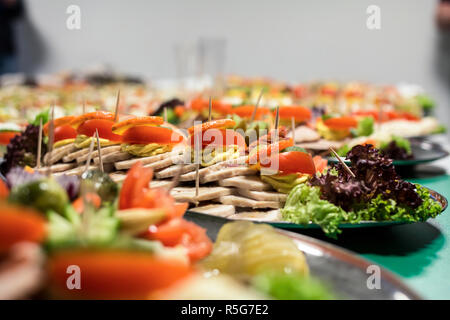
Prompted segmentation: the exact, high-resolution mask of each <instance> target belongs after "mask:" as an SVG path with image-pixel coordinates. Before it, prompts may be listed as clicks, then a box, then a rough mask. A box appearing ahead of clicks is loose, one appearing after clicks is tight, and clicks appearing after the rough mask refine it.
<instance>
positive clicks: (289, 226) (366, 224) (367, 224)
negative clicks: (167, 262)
mask: <svg viewBox="0 0 450 320" xmlns="http://www.w3.org/2000/svg"><path fill="white" fill-rule="evenodd" d="M427 189H428V191H429V192H430V195H431V197H432V198H433V199H434V200H435V201H438V202H439V203H440V205H441V207H442V211H441V212H444V211H445V209H447V206H448V201H447V199H446V198H445V197H444V196H443V195H441V194H440V193H438V192H436V191H434V190H431V189H429V188H427ZM189 211H191V212H194V211H195V209H194V210H189ZM196 214H200V215H206V216H207V214H204V213H196ZM224 219H226V218H224ZM227 220H230V221H234V220H236V219H227ZM246 220H251V221H253V222H258V223H266V224H270V225H271V226H274V227H276V228H281V229H286V230H295V229H320V226H319V225H318V224H315V223H310V224H306V225H304V224H298V223H292V222H284V221H277V222H271V221H263V220H257V219H246ZM409 223H415V222H410V221H361V222H359V223H342V224H340V225H339V228H341V229H352V228H353V229H354V228H374V227H386V226H394V225H402V224H409Z"/></svg>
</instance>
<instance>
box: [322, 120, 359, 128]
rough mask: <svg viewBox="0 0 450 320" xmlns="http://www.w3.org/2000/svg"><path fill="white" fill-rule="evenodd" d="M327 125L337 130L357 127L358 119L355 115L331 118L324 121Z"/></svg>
mask: <svg viewBox="0 0 450 320" xmlns="http://www.w3.org/2000/svg"><path fill="white" fill-rule="evenodd" d="M323 123H324V124H325V125H326V126H327V127H329V128H331V129H335V130H346V129H351V128H356V127H357V126H358V121H357V120H356V119H355V118H354V117H338V118H330V119H327V120H325V121H324V122H323Z"/></svg>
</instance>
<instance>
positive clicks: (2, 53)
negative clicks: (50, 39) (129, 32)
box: [0, 0, 24, 74]
mask: <svg viewBox="0 0 450 320" xmlns="http://www.w3.org/2000/svg"><path fill="white" fill-rule="evenodd" d="M23 14H24V8H23V3H22V0H0V74H4V73H14V72H17V71H18V68H17V49H16V45H15V42H14V30H13V23H14V21H15V20H17V19H19V18H21V17H22V16H23Z"/></svg>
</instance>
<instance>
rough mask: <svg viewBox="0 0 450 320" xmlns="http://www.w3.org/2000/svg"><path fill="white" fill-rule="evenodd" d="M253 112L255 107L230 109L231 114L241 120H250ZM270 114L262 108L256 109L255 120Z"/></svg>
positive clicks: (247, 106)
mask: <svg viewBox="0 0 450 320" xmlns="http://www.w3.org/2000/svg"><path fill="white" fill-rule="evenodd" d="M253 110H255V106H252V105H246V106H240V107H236V108H232V109H231V113H232V114H236V115H238V116H239V117H241V118H250V117H251V116H252V114H253ZM268 114H270V110H269V109H267V108H264V107H258V109H257V110H256V114H255V119H261V118H262V117H263V116H265V115H268Z"/></svg>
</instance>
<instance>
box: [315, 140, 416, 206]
mask: <svg viewBox="0 0 450 320" xmlns="http://www.w3.org/2000/svg"><path fill="white" fill-rule="evenodd" d="M347 159H348V160H350V161H351V170H352V172H353V173H354V174H355V177H353V176H352V175H350V173H349V172H347V170H345V168H344V167H343V165H342V164H340V163H339V164H337V165H335V166H334V170H329V171H328V172H327V173H326V174H324V175H318V176H315V177H313V178H312V180H311V182H310V183H311V185H312V186H317V187H319V188H320V190H321V197H322V199H325V200H328V201H330V202H331V203H333V204H335V205H337V206H340V207H341V208H343V209H344V210H346V211H350V210H352V209H353V207H354V206H356V205H358V204H361V203H367V202H369V201H370V200H372V199H374V198H376V197H377V196H378V195H381V197H382V198H383V199H392V200H395V201H396V202H397V203H398V204H400V205H406V206H408V207H410V208H413V209H415V208H417V207H419V206H420V205H421V204H422V202H423V200H422V199H421V197H420V195H419V194H418V193H417V192H416V186H415V185H414V184H412V183H409V182H407V181H404V180H402V179H401V178H400V176H399V175H398V174H397V173H396V171H395V168H394V165H393V164H392V160H391V159H389V158H387V157H385V156H384V155H382V154H380V152H379V150H377V149H375V148H373V146H371V145H365V146H362V145H357V146H355V147H353V148H352V149H351V150H350V151H349V152H348V153H347Z"/></svg>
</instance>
